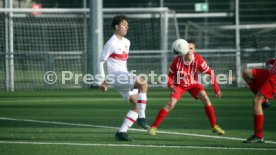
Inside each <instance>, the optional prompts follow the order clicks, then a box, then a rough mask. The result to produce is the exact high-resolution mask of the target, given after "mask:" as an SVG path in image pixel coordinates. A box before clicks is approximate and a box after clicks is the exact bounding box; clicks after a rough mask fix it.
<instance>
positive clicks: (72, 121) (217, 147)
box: [0, 88, 276, 155]
mask: <svg viewBox="0 0 276 155" xmlns="http://www.w3.org/2000/svg"><path fill="white" fill-rule="evenodd" d="M222 92H223V94H224V97H223V98H221V99H216V98H215V97H214V93H213V92H212V90H210V91H208V94H209V96H210V98H211V101H212V102H213V105H214V107H215V111H216V114H217V121H218V124H219V125H220V126H221V127H222V128H224V129H225V131H226V134H225V136H216V135H214V134H213V133H211V130H210V127H209V122H208V120H207V117H206V116H205V113H204V109H203V105H202V104H201V103H200V102H199V101H197V100H194V99H193V98H191V96H190V95H189V94H185V95H184V97H183V99H182V100H181V101H180V102H179V103H178V104H177V105H176V107H175V109H174V110H173V111H172V112H171V113H170V114H169V115H168V117H167V118H166V119H165V120H164V122H163V124H161V126H160V130H159V131H160V133H159V134H158V135H157V136H149V135H147V133H146V132H145V131H144V130H142V129H141V128H139V127H138V126H137V125H136V124H135V125H134V126H133V129H134V130H131V131H129V136H130V137H131V138H133V139H134V141H132V142H121V141H116V140H115V139H114V133H115V132H116V130H117V128H118V127H119V126H120V125H121V123H122V121H123V118H124V116H125V114H126V113H127V111H128V109H129V107H130V106H129V104H128V103H127V102H125V101H124V100H123V99H121V97H120V96H119V93H118V92H116V91H115V90H109V91H108V92H107V93H104V94H103V93H101V92H100V90H89V91H51V92H50V91H47V92H45V91H33V92H12V93H11V92H1V93H0V152H1V153H0V154H16V155H20V154H26V155H30V154H36V155H37V154H49V155H50V154H51V155H53V154H58V155H62V154H64V155H65V154H66V155H67V154H78V155H80V154H93V155H94V154H95V155H99V154H104V155H107V154H108V155H109V154H110V155H124V154H125V155H136V154H137V155H138V154H139V155H147V154H150V155H161V154H166V155H168V154H174V155H178V154H179V155H180V154H181V155H183V154H189V155H193V154H195V155H198V154H204V155H208V154H210V155H211V154H212V155H213V154H224V155H226V154H231V155H233V154H234V155H239V154H240V155H246V154H250V155H254V154H258V155H259V154H260V153H262V154H265V155H269V154H273V155H275V154H276V103H275V101H272V102H274V103H272V107H270V108H269V109H266V110H265V111H264V112H265V122H264V135H265V139H266V140H267V143H265V144H243V143H241V141H242V140H243V139H245V138H247V137H248V136H250V135H251V134H252V130H253V117H252V116H253V112H252V97H253V95H252V94H251V93H250V92H249V91H248V90H247V89H223V90H222ZM168 94H169V92H168V90H167V89H157V88H150V89H149V94H148V106H147V111H146V113H147V117H148V121H149V122H150V123H152V121H153V120H154V118H155V116H156V114H157V112H158V111H159V109H160V108H161V107H162V106H163V105H164V104H165V103H167V101H168Z"/></svg>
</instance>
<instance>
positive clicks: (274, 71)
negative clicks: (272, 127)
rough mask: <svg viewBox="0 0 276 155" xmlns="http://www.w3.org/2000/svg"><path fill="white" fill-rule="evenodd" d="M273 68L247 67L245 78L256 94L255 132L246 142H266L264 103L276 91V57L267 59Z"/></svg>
mask: <svg viewBox="0 0 276 155" xmlns="http://www.w3.org/2000/svg"><path fill="white" fill-rule="evenodd" d="M266 63H267V64H270V65H271V66H272V68H271V69H246V70H244V71H243V78H244V80H245V81H246V82H247V83H248V85H249V86H250V88H251V89H252V88H254V91H256V93H255V94H256V95H255V97H254V101H253V109H254V134H253V135H252V136H251V137H249V138H248V139H247V140H246V141H244V142H245V143H264V137H263V122H264V113H263V108H262V104H263V102H264V101H265V100H266V99H272V98H273V96H274V94H275V93H276V58H272V59H269V60H267V61H266Z"/></svg>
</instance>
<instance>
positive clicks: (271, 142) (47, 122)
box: [0, 117, 276, 144]
mask: <svg viewBox="0 0 276 155" xmlns="http://www.w3.org/2000/svg"><path fill="white" fill-rule="evenodd" d="M0 120H9V121H21V122H34V123H43V124H57V125H69V126H82V127H93V128H105V129H118V127H112V126H103V125H90V124H79V123H65V122H53V121H39V120H31V119H14V118H4V117H0ZM129 130H132V131H139V132H146V130H143V129H136V128H130V129H129ZM157 133H162V134H172V135H182V136H193V137H204V138H214V139H227V140H234V141H244V140H245V139H242V138H236V137H225V136H212V135H203V134H195V133H183V132H168V131H157ZM265 142H266V143H269V144H276V142H274V141H265Z"/></svg>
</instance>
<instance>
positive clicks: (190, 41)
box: [187, 39, 195, 45]
mask: <svg viewBox="0 0 276 155" xmlns="http://www.w3.org/2000/svg"><path fill="white" fill-rule="evenodd" d="M187 42H188V43H189V44H194V45H195V40H192V39H188V40H187Z"/></svg>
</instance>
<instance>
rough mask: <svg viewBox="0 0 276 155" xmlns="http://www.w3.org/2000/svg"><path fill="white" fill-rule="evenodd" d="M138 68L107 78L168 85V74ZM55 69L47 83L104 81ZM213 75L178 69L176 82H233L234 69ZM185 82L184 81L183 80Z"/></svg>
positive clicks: (45, 79) (45, 76)
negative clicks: (137, 73) (139, 79)
mask: <svg viewBox="0 0 276 155" xmlns="http://www.w3.org/2000/svg"><path fill="white" fill-rule="evenodd" d="M135 73H136V70H132V71H131V72H130V73H129V74H126V73H123V74H120V73H119V74H107V75H106V76H105V80H106V81H107V83H108V84H111V85H112V84H114V83H115V82H116V83H119V84H127V83H130V84H133V83H135V79H136V78H143V79H144V81H147V83H150V84H152V85H158V84H159V85H160V84H161V85H166V84H167V83H168V76H167V74H156V73H155V72H154V71H151V72H150V73H149V74H139V75H136V74H135ZM57 75H59V74H57V73H56V72H54V71H47V72H46V73H45V74H44V82H45V83H47V84H55V83H56V82H57V81H59V80H61V84H62V85H66V84H68V83H70V84H72V82H73V83H74V84H76V85H78V84H81V83H84V84H88V85H93V84H100V82H99V81H103V77H102V76H101V75H100V74H97V75H92V74H74V73H73V72H72V71H61V76H60V77H59V76H57ZM211 75H212V76H211V77H212V78H210V76H208V75H207V74H204V75H203V74H193V73H192V74H190V75H186V74H185V73H184V72H181V71H178V72H177V74H176V77H175V78H174V79H175V83H176V84H180V83H181V81H184V83H189V84H195V83H201V84H213V83H214V82H215V78H214V77H216V81H217V83H218V84H232V79H233V78H232V75H233V74H232V70H229V71H228V74H216V75H215V74H214V71H213V70H212V71H211ZM182 83H183V82H182Z"/></svg>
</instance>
